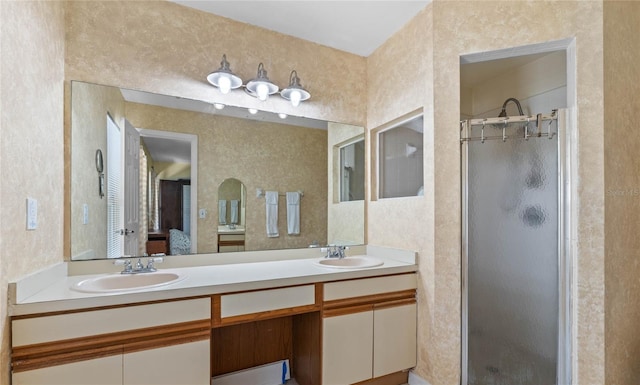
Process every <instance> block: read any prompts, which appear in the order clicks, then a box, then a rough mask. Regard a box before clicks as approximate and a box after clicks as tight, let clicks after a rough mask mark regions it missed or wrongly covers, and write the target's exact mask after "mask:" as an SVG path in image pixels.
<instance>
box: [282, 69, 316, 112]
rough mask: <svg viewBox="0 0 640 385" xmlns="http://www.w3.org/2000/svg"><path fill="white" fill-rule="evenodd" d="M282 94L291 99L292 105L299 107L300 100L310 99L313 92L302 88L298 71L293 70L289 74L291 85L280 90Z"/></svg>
mask: <svg viewBox="0 0 640 385" xmlns="http://www.w3.org/2000/svg"><path fill="white" fill-rule="evenodd" d="M280 96H282V97H283V98H285V99H287V100H289V101H290V102H291V105H292V106H294V107H298V106H299V105H300V102H302V101H305V100H307V99H309V98H310V97H311V94H310V93H309V92H308V91H307V90H305V89H304V88H302V86H301V85H300V78H298V73H297V72H296V71H295V70H293V71H291V75H290V76H289V86H288V87H287V88H285V89H284V90H282V91H281V92H280Z"/></svg>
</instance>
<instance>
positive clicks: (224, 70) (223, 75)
mask: <svg viewBox="0 0 640 385" xmlns="http://www.w3.org/2000/svg"><path fill="white" fill-rule="evenodd" d="M207 80H208V81H209V83H211V84H212V85H213V86H215V87H218V88H219V89H220V92H222V93H223V94H228V93H229V91H231V90H233V89H236V88H239V87H240V86H242V79H240V78H239V77H238V76H237V75H236V74H234V73H233V72H231V69H230V68H229V62H228V61H227V55H226V54H224V55H222V61H221V62H220V68H218V69H217V70H216V71H214V72H212V73H210V74H209V76H207Z"/></svg>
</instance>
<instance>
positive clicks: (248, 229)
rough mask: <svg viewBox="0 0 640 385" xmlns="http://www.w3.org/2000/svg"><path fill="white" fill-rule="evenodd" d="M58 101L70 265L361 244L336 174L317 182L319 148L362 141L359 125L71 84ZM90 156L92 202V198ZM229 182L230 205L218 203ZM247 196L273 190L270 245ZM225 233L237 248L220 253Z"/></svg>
mask: <svg viewBox="0 0 640 385" xmlns="http://www.w3.org/2000/svg"><path fill="white" fill-rule="evenodd" d="M70 100H71V119H70V122H71V126H70V129H69V131H68V132H69V133H70V136H69V137H68V138H67V143H68V144H69V148H70V152H69V156H68V159H69V162H70V163H69V167H68V168H69V175H70V188H69V196H70V198H69V211H68V212H69V220H68V221H67V223H69V228H68V229H67V232H68V235H69V240H70V242H69V250H68V251H67V253H69V255H70V259H71V260H86V259H103V258H114V257H120V256H123V255H143V254H145V253H146V254H154V253H164V254H188V253H216V252H220V251H241V250H245V251H254V250H274V249H286V248H306V247H308V246H310V245H314V244H315V245H323V244H328V243H345V244H346V243H348V244H362V243H363V242H364V224H363V221H364V215H363V212H364V204H363V202H362V201H360V202H340V200H339V199H338V200H335V199H334V198H333V196H334V194H335V193H334V190H333V189H334V187H333V185H334V179H338V178H339V174H338V175H333V174H335V173H333V172H332V175H328V170H336V168H335V167H334V166H333V157H332V156H330V154H331V152H330V151H328V149H329V148H333V146H334V144H335V143H338V142H340V143H344V142H345V141H346V140H348V139H349V138H356V137H358V136H362V135H363V133H364V130H363V128H362V127H355V126H349V125H344V124H338V123H332V122H323V121H318V120H313V119H306V118H299V117H293V116H288V117H287V118H286V119H281V118H279V117H278V115H277V114H273V113H267V112H258V113H257V114H255V115H252V114H250V113H249V112H248V111H247V110H246V109H243V108H232V107H229V106H227V107H225V108H224V109H223V110H218V109H216V108H215V107H214V106H213V105H212V104H210V103H206V102H202V101H196V100H188V99H183V98H177V97H170V96H165V95H158V94H151V93H146V92H140V91H133V90H127V89H120V88H117V87H110V86H101V85H96V84H90V83H84V82H77V81H72V82H71V97H70ZM336 138H338V139H339V140H338V139H336ZM352 141H354V140H353V139H352ZM97 150H100V151H101V152H102V154H103V158H104V174H105V176H104V184H105V186H104V191H105V197H104V198H101V197H100V194H99V193H97V192H96V163H95V154H96V151H97ZM233 180H235V181H237V182H238V183H239V184H240V185H241V187H240V191H241V195H240V196H239V197H238V196H237V195H236V196H227V195H225V194H226V193H225V189H226V185H227V181H229V184H230V185H232V184H234V183H235V182H232V181H233ZM236 186H237V184H236ZM256 191H275V192H278V196H279V197H280V199H279V201H278V217H279V218H280V219H281V220H279V222H278V224H277V226H278V228H279V236H278V237H268V236H267V233H266V218H265V199H264V195H259V194H254V192H256ZM296 191H303V192H304V194H303V195H302V198H301V199H300V203H299V205H300V233H299V234H288V231H287V223H286V220H285V219H286V218H287V203H286V200H285V195H286V193H287V192H296ZM330 192H331V193H330ZM222 201H226V204H225V206H226V207H225V208H226V211H225V215H224V221H225V224H221V219H222V215H220V211H219V210H220V205H221V204H222V203H221V202H222ZM232 201H237V205H238V211H237V218H236V217H235V216H233V218H232V213H231V208H232V205H236V203H232ZM354 203H356V204H355V205H354ZM235 219H237V223H233V222H234V220H235ZM233 225H235V227H236V228H235V229H231V228H230V227H234V226H233ZM221 226H222V227H221ZM342 230H345V231H344V232H343V231H342ZM225 231H226V232H227V234H226V235H240V234H229V232H231V231H243V232H244V233H243V234H241V235H242V236H243V239H242V242H243V244H242V245H239V243H240V240H238V239H236V240H235V243H236V244H235V245H229V244H224V243H222V244H221V242H223V241H228V239H227V240H225V239H220V235H221V234H223V233H225ZM173 234H177V235H174V236H173V238H174V240H173V242H172V239H171V238H172V235H173ZM223 238H224V237H223ZM236 238H238V237H236ZM172 244H173V246H180V249H179V250H178V249H176V248H174V250H172V247H171V246H172ZM221 246H225V247H226V246H233V247H230V248H229V249H228V250H227V249H225V247H222V248H221ZM231 249H233V250H231Z"/></svg>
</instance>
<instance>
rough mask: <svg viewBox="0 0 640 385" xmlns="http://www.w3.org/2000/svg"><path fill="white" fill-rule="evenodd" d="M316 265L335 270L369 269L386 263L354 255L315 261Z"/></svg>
mask: <svg viewBox="0 0 640 385" xmlns="http://www.w3.org/2000/svg"><path fill="white" fill-rule="evenodd" d="M315 263H316V264H318V265H320V266H322V267H330V268H333V269H365V268H367V267H375V266H381V265H383V264H384V261H383V260H381V259H378V258H375V257H370V256H368V255H354V256H352V257H345V258H342V259H339V258H322V259H319V260H315Z"/></svg>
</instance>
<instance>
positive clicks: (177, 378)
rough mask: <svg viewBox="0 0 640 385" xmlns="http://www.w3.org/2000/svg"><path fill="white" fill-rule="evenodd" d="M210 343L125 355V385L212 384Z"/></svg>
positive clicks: (197, 342) (168, 347)
mask: <svg viewBox="0 0 640 385" xmlns="http://www.w3.org/2000/svg"><path fill="white" fill-rule="evenodd" d="M210 352H211V348H210V343H209V340H203V341H196V342H190V343H186V344H180V345H172V346H167V347H164V348H158V349H152V350H143V351H139V352H134V353H127V354H125V355H124V381H123V384H124V385H149V384H154V385H176V384H180V385H209V384H210V382H211V377H210V374H211V373H210V369H209V365H210V359H209V356H210Z"/></svg>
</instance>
